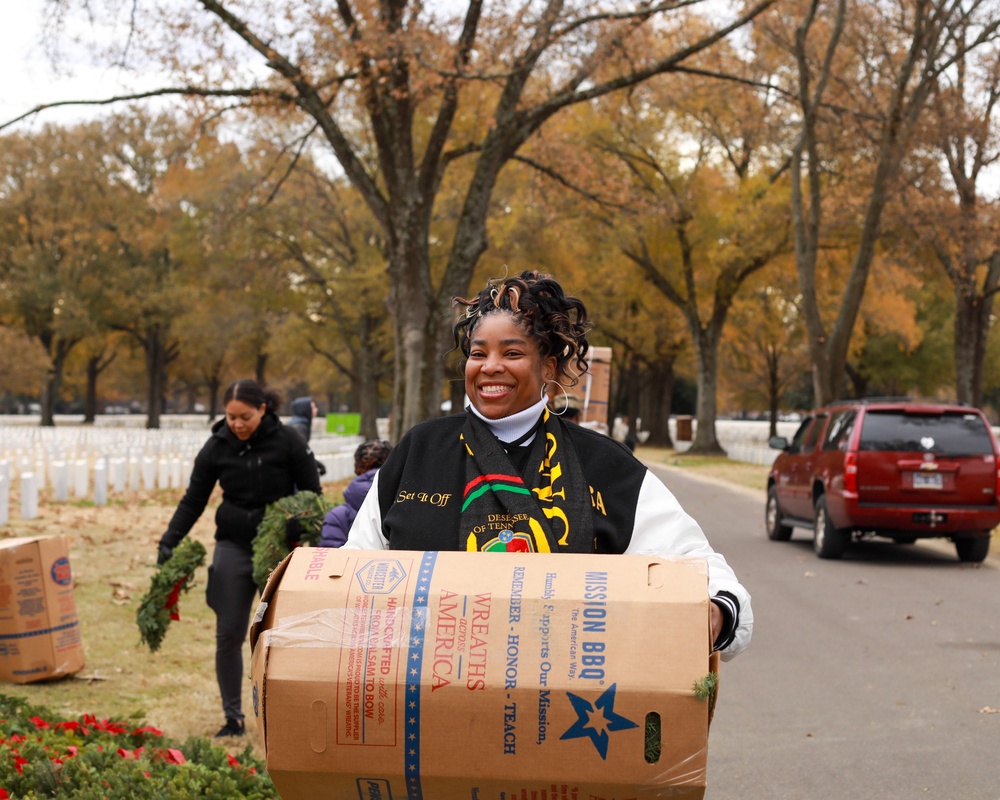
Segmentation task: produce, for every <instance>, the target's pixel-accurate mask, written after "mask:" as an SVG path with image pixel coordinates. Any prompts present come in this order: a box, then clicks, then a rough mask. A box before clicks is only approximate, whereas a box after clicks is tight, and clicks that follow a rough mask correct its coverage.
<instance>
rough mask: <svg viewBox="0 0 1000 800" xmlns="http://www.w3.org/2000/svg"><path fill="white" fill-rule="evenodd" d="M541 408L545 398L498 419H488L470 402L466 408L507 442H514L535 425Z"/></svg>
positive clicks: (526, 441)
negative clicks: (522, 409)
mask: <svg viewBox="0 0 1000 800" xmlns="http://www.w3.org/2000/svg"><path fill="white" fill-rule="evenodd" d="M543 408H545V400H544V399H540V400H539V401H538V402H537V403H535V404H534V405H533V406H528V407H527V408H526V409H524V411H518V412H517V413H516V414H511V415H510V416H509V417H501V418H500V419H488V418H487V417H484V416H483V415H482V414H480V413H479V411H478V409H476V407H475V406H474V405H471V404H470V405H469V408H468V410H469V411H470V412H472V413H473V414H475V415H476V416H477V417H479V419H481V420H482V421H483V422H485V423H486V426H487V427H488V428H489V429H490V430H491V431H492V432H493V435H494V436H496V437H497V438H498V439H499V440H500V441H501V442H507V443H509V442H516V441H517V440H518V439H520V438H521V437H522V436H524V435H525V434H526V433H528V431H530V430H531V429H532V428H534V427H535V425H536V424H537V423H538V418H539V417H540V416H541V415H542V409H543ZM534 438H535V437H534V436H532V437H531V438H530V439H526V440H525V441H524V442H522V444H529V443H530V442H532V441H533V440H534Z"/></svg>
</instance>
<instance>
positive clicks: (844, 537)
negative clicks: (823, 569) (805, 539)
mask: <svg viewBox="0 0 1000 800" xmlns="http://www.w3.org/2000/svg"><path fill="white" fill-rule="evenodd" d="M849 538H850V533H849V532H848V531H846V530H841V529H838V528H835V527H833V523H832V522H831V521H830V513H829V511H827V508H826V497H825V496H824V495H820V496H819V497H818V498H816V530H815V533H814V534H813V550H815V551H816V555H818V556H819V557H820V558H840V557H841V556H842V555H844V550H846V549H847V542H848V539H849Z"/></svg>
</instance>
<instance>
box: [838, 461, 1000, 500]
mask: <svg viewBox="0 0 1000 800" xmlns="http://www.w3.org/2000/svg"><path fill="white" fill-rule="evenodd" d="M997 481H998V483H997V485H998V487H1000V469H998V470H997ZM844 491H845V492H851V493H853V494H857V491H858V454H857V452H849V453H847V455H845V456H844Z"/></svg>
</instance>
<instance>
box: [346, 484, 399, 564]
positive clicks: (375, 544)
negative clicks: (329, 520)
mask: <svg viewBox="0 0 1000 800" xmlns="http://www.w3.org/2000/svg"><path fill="white" fill-rule="evenodd" d="M378 476H379V473H378V472H376V473H375V475H374V476H373V478H372V486H371V488H370V489H369V490H368V494H367V495H366V496H365V499H364V502H363V503H362V504H361V508H359V509H358V516H357V517H355V518H354V524H353V525H352V526H351V531H350V533H348V535H347V542H345V544H344V548H347V549H352V550H388V549H389V540H388V539H386V538H385V537H384V536H383V535H382V511H381V508H380V507H379V502H378ZM342 549H343V548H342Z"/></svg>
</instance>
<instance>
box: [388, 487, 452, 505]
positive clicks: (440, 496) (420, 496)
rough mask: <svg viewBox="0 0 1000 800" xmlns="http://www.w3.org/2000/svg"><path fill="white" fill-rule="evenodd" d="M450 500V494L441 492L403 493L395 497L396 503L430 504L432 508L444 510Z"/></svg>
mask: <svg viewBox="0 0 1000 800" xmlns="http://www.w3.org/2000/svg"><path fill="white" fill-rule="evenodd" d="M450 499H451V493H450V492H449V493H447V494H444V493H442V492H434V493H431V492H403V491H400V493H399V494H397V495H396V502H397V503H405V502H407V501H408V500H415V501H416V502H418V503H430V504H431V505H432V506H438V507H440V508H444V507H445V506H446V505H448V501H449V500H450Z"/></svg>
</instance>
